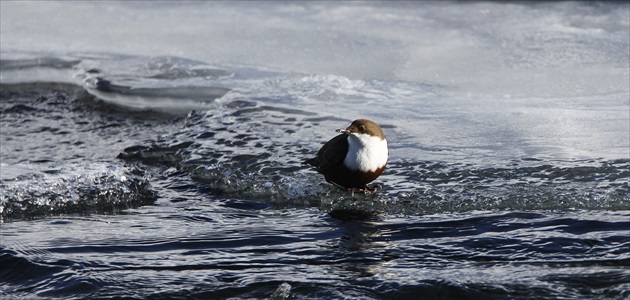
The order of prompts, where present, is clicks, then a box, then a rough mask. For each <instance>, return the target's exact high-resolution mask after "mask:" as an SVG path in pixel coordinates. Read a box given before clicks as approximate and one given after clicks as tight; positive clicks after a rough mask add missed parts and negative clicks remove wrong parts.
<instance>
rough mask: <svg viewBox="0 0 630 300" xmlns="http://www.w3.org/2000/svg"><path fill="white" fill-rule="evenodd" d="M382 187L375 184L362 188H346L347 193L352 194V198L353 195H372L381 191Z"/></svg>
mask: <svg viewBox="0 0 630 300" xmlns="http://www.w3.org/2000/svg"><path fill="white" fill-rule="evenodd" d="M382 188H383V187H382V186H381V185H380V184H375V185H373V186H368V185H366V186H364V187H362V188H347V190H348V191H349V192H352V196H354V193H363V194H366V195H369V194H372V193H376V191H378V190H380V189H382Z"/></svg>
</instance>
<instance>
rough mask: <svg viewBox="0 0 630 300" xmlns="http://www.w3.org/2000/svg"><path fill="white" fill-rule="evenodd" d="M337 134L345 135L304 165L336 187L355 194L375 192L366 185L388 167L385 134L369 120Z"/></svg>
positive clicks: (329, 144) (323, 148) (357, 123)
mask: <svg viewBox="0 0 630 300" xmlns="http://www.w3.org/2000/svg"><path fill="white" fill-rule="evenodd" d="M337 132H341V133H342V134H340V135H338V136H336V137H334V138H332V139H331V140H330V141H328V142H327V143H326V144H324V146H323V147H322V148H321V149H319V151H317V155H316V156H315V157H314V158H311V159H309V160H307V161H306V162H305V163H307V164H309V165H312V166H314V167H315V169H316V170H317V172H319V173H322V174H323V175H324V178H326V181H328V182H330V183H332V184H334V185H336V186H339V187H342V188H346V189H348V190H352V191H356V190H359V191H366V192H373V191H375V188H369V187H368V186H367V184H368V183H370V182H372V181H373V180H374V179H376V178H377V177H378V176H380V175H381V173H383V171H384V170H385V165H386V164H387V156H388V150H387V140H386V139H385V135H384V134H383V130H381V127H379V126H378V125H377V124H376V123H374V122H372V121H370V120H366V119H358V120H355V121H354V122H352V124H350V126H348V128H346V129H338V130H337Z"/></svg>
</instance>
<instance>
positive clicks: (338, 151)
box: [315, 134, 348, 171]
mask: <svg viewBox="0 0 630 300" xmlns="http://www.w3.org/2000/svg"><path fill="white" fill-rule="evenodd" d="M346 153H348V136H347V135H345V134H340V135H338V136H336V137H334V138H332V139H331V140H330V141H328V142H327V143H326V144H324V146H323V147H322V148H321V149H319V151H317V158H316V159H317V165H316V166H315V167H317V169H319V170H321V171H325V170H327V169H328V168H331V167H334V166H336V165H338V164H340V163H342V162H343V160H344V158H346Z"/></svg>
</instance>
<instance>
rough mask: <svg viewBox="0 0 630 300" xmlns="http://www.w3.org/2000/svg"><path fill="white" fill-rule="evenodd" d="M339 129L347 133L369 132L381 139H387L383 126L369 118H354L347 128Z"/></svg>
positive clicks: (368, 133)
mask: <svg viewBox="0 0 630 300" xmlns="http://www.w3.org/2000/svg"><path fill="white" fill-rule="evenodd" d="M337 131H338V132H341V133H345V134H353V133H354V134H367V135H371V136H375V137H379V138H381V140H384V139H385V134H384V133H383V130H382V129H381V127H380V126H378V124H376V123H374V122H372V121H370V120H367V119H357V120H354V122H352V124H350V126H348V127H347V128H346V129H338V130H337Z"/></svg>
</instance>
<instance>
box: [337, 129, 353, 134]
mask: <svg viewBox="0 0 630 300" xmlns="http://www.w3.org/2000/svg"><path fill="white" fill-rule="evenodd" d="M335 131H336V132H341V133H343V134H350V133H351V132H350V131H348V129H337V130H335Z"/></svg>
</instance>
